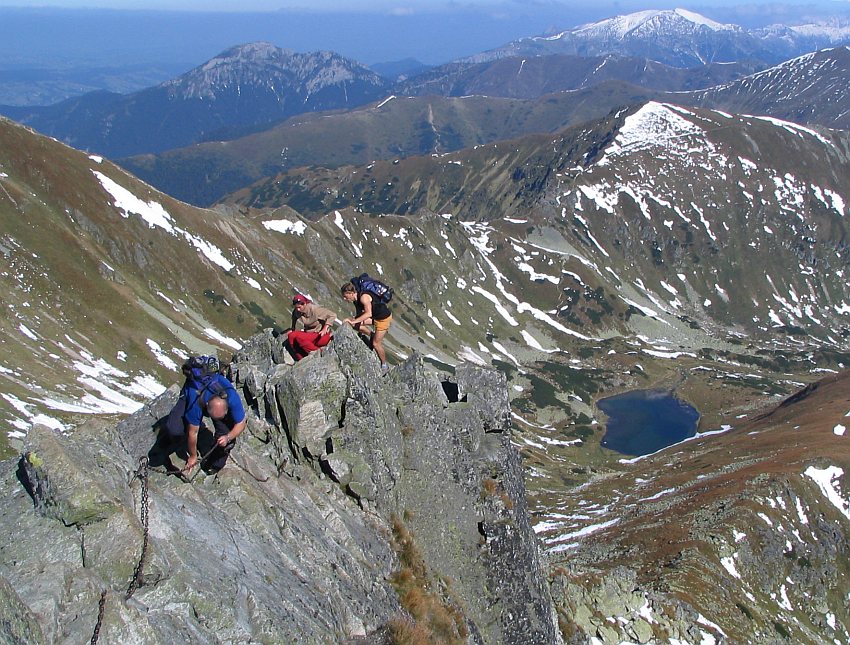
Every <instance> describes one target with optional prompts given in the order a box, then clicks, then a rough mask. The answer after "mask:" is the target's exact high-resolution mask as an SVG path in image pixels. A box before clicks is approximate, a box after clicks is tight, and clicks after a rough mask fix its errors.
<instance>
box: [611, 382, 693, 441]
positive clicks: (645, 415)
mask: <svg viewBox="0 0 850 645" xmlns="http://www.w3.org/2000/svg"><path fill="white" fill-rule="evenodd" d="M597 406H598V407H599V409H600V410H602V411H603V412H604V413H605V414H606V415H607V416H608V423H607V425H606V430H605V436H603V437H602V447H603V448H609V449H610V450H614V451H616V452H619V453H622V454H624V455H633V456H639V455H648V454H650V453H653V452H656V451H658V450H661V449H662V448H666V447H667V446H671V445H673V444H674V443H678V442H680V441H683V440H684V439H687V438H688V437H693V436H694V435H695V434H696V431H697V424H698V423H699V412H697V410H696V408H694V407H693V406H690V405H688V404H687V403H684V402H683V401H680V400H679V399H677V398H676V397H675V396H673V393H672V392H670V391H667V390H632V391H631V392H624V393H623V394H618V395H616V396H610V397H608V398H606V399H601V400H599V401H598V402H597Z"/></svg>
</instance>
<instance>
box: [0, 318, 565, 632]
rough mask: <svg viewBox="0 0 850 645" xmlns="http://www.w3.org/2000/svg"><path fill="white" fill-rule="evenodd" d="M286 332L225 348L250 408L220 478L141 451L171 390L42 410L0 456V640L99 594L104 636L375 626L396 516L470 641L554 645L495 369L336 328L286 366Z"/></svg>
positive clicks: (70, 623) (37, 627)
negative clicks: (432, 359) (170, 469)
mask: <svg viewBox="0 0 850 645" xmlns="http://www.w3.org/2000/svg"><path fill="white" fill-rule="evenodd" d="M280 340H281V339H277V338H274V337H273V336H272V335H271V333H266V334H261V335H259V336H257V337H255V338H254V339H252V340H251V341H250V342H249V343H248V344H246V347H245V348H244V349H243V350H241V351H240V352H239V353H238V354H237V355H236V356H235V357H234V362H233V363H232V365H231V372H232V376H233V380H234V381H235V383H236V384H237V386H238V388H239V390H240V391H241V392H242V394H243V396H244V398H245V402H246V404H247V405H246V409H247V410H248V411H249V412H248V414H249V423H248V429H247V430H246V432H245V433H243V435H242V436H241V437H240V439H239V440H238V442H237V445H236V447H235V449H234V450H233V452H232V453H231V459H230V461H229V462H228V465H227V466H226V467H225V468H224V469H223V470H221V471H220V472H219V473H218V474H217V475H214V476H213V475H204V474H200V475H198V476H197V477H196V478H195V479H194V481H193V482H192V483H186V482H184V481H181V479H179V478H178V477H174V476H171V475H169V474H168V473H167V470H166V469H165V468H164V467H163V466H157V465H155V466H154V467H151V468H150V469H149V472H148V473H147V476H145V469H144V467H142V468H140V463H141V464H142V466H144V464H145V460H144V459H143V458H145V457H146V456H148V455H149V451H151V448H152V446H153V445H154V440H155V434H154V431H153V427H154V424H155V422H156V420H157V419H159V418H160V417H162V416H164V415H165V414H166V413H167V411H168V410H169V409H170V407H171V405H172V404H173V402H174V401H175V399H176V395H177V388H172V389H170V390H169V391H167V392H166V393H165V394H163V395H162V396H161V397H159V398H158V399H156V400H155V401H153V402H151V403H150V404H149V405H148V406H147V407H146V408H144V409H143V410H141V411H139V412H138V413H136V414H135V415H133V416H132V417H130V418H128V419H126V420H124V421H123V422H122V423H120V424H119V425H118V426H117V427H108V426H106V425H103V424H96V423H92V424H90V425H89V426H87V427H85V428H82V429H80V430H78V431H76V432H75V433H74V434H72V435H58V434H55V433H54V432H53V431H51V430H49V429H47V428H41V427H36V428H34V429H33V430H32V431H31V432H30V434H29V436H28V438H27V446H26V449H25V451H24V454H23V455H22V456H21V458H20V459H19V460H17V461H10V462H4V463H2V464H0V500H2V501H0V640H3V641H4V642H27V643H40V642H69V643H70V642H74V643H81V642H88V641H89V640H90V639H91V638H92V634H93V633H94V630H95V626H96V625H97V624H98V609H99V601H100V599H101V594H102V592H106V594H105V596H104V602H103V615H102V619H101V620H100V624H99V637H100V642H110V643H112V642H138V643H166V642H169V643H170V642H183V643H211V642H246V643H247V642H252V643H253V642H257V643H339V642H349V641H351V640H352V639H357V638H358V637H366V636H367V635H369V634H374V633H383V632H385V631H386V629H385V628H384V626H385V625H386V624H387V623H388V622H389V621H391V620H392V619H394V618H398V617H402V616H404V615H405V610H404V608H403V607H402V605H401V603H400V601H399V597H398V595H397V593H396V590H395V589H393V587H392V585H391V583H390V580H391V579H392V576H393V573H394V572H398V571H399V570H400V569H401V568H402V566H403V562H402V560H403V558H402V560H400V559H399V555H398V552H397V548H398V547H395V546H394V541H393V539H392V537H391V534H392V532H393V530H394V528H396V529H397V527H398V526H399V525H403V526H404V527H405V530H406V531H407V532H408V535H409V536H411V538H410V539H412V540H413V541H414V542H415V544H416V547H417V548H418V550H419V552H420V553H421V555H422V561H423V562H424V567H425V570H426V572H427V577H428V579H429V580H430V581H431V582H432V583H433V586H434V588H435V589H439V595H441V597H442V598H443V599H444V601H445V602H446V603H447V604H451V606H452V607H453V609H454V610H455V611H456V612H457V613H458V615H459V616H460V617H461V618H460V619H459V622H460V623H461V624H462V625H463V626H464V628H463V629H461V630H459V632H460V634H461V635H463V634H464V631H465V633H466V638H467V640H468V642H474V643H557V642H558V641H559V636H558V634H557V629H556V627H555V622H554V619H553V609H552V608H553V605H552V602H551V598H550V597H549V592H548V588H547V585H546V583H545V581H544V579H543V577H542V575H541V565H540V556H539V553H538V547H537V542H536V539H535V537H534V534H533V532H532V531H531V528H530V524H529V520H528V514H527V509H526V506H525V501H524V486H523V483H522V474H521V470H520V465H519V458H518V455H517V453H516V451H515V450H514V449H513V448H512V447H511V446H510V441H509V427H510V424H509V416H508V408H507V394H506V391H505V384H504V380H503V378H502V377H501V376H500V375H499V374H498V373H496V372H493V371H488V370H482V369H479V368H474V367H470V366H463V367H462V368H459V369H458V370H457V372H456V374H455V376H454V377H453V382H446V383H441V382H440V380H439V379H438V378H437V377H436V376H435V375H434V374H432V373H429V372H428V371H426V369H425V366H424V364H423V361H422V360H421V359H420V358H419V357H417V356H414V357H412V358H411V359H410V360H408V361H407V362H406V363H404V364H402V365H400V366H398V367H395V368H394V369H393V370H391V372H390V374H389V375H388V376H386V377H381V375H380V370H379V368H378V364H377V361H376V359H375V356H374V354H373V353H372V352H371V351H370V350H368V349H367V348H366V347H365V346H364V345H363V343H362V342H361V341H360V340H359V338H358V337H357V335H356V334H355V333H354V332H353V331H351V330H350V329H349V328H344V329H342V330H340V331H339V332H338V333H337V335H336V338H335V340H334V342H333V343H332V344H331V345H330V346H329V347H328V348H326V349H325V350H323V351H322V352H319V353H316V354H312V355H310V356H309V357H307V358H306V359H304V360H303V361H300V362H299V363H297V364H295V365H286V364H285V361H284V360H283V359H284V355H285V352H284V351H283V349H282V346H281V344H280ZM447 393H448V396H447ZM179 454H180V453H179V451H178V453H177V455H176V456H175V455H173V454H172V455H171V456H170V460H171V461H173V463H174V464H175V465H177V466H182V463H183V462H182V460H181V459H180V458H179ZM150 455H151V464H159V463H161V461H162V459H161V458H159V460H158V461H155V460H154V459H155V458H158V457H159V455H158V453H157V452H156V451H154V452H150ZM140 459H141V460H142V461H141V462H140ZM145 515H146V518H145ZM145 520H146V521H147V529H145ZM145 543H146V544H147V546H146V550H145V558H144V561H143V563H142V565H141V573H140V575H137V574H136V572H138V571H139V561H140V557H141V555H142V550H143V544H145ZM131 581H132V582H133V584H132V585H131ZM128 590H130V591H132V597H131V598H129V599H128V598H126V596H127V593H128ZM377 638H378V637H377V636H376V637H375V638H374V639H372V640H375V639H377ZM367 640H369V639H368V638H367ZM361 641H362V639H361ZM362 642H366V641H362Z"/></svg>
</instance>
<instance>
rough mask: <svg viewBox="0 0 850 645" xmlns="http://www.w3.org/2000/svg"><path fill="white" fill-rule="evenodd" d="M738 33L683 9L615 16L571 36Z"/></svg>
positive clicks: (619, 36) (591, 24) (731, 26)
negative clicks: (704, 31)
mask: <svg viewBox="0 0 850 645" xmlns="http://www.w3.org/2000/svg"><path fill="white" fill-rule="evenodd" d="M700 29H704V30H708V31H740V27H737V26H735V25H724V24H721V23H719V22H715V21H714V20H711V19H709V18H706V17H705V16H703V15H700V14H698V13H695V12H693V11H688V10H686V9H665V10H647V11H638V12H636V13H630V14H627V15H625V16H615V17H614V18H608V19H607V20H602V21H600V22H595V23H589V24H586V25H582V26H581V27H578V28H577V29H575V30H574V31H573V32H571V33H573V34H576V35H579V34H580V35H582V36H584V37H588V36H601V37H606V38H621V39H622V38H626V37H628V36H630V35H633V34H642V35H646V34H649V33H652V32H657V33H669V32H670V31H671V30H676V31H681V32H692V31H696V30H700Z"/></svg>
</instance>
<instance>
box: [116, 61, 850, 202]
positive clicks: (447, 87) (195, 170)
mask: <svg viewBox="0 0 850 645" xmlns="http://www.w3.org/2000/svg"><path fill="white" fill-rule="evenodd" d="M741 70H742V67H741V66H737V65H711V66H706V67H704V68H701V71H702V72H703V73H702V74H697V75H696V77H697V78H699V79H701V80H704V81H709V80H712V79H714V78H720V77H722V76H723V73H724V72H727V73H728V74H729V75H731V76H733V77H736V76H737V75H738V73H740V71H741ZM559 72H560V73H559ZM627 79H635V80H639V81H641V82H642V83H643V84H644V85H645V86H648V87H638V86H636V85H633V84H631V83H629V82H627ZM693 79H694V76H692V75H691V74H690V73H688V72H687V71H686V70H679V69H677V68H671V67H665V66H662V65H659V64H651V63H648V62H647V61H638V60H636V59H622V58H617V57H605V58H596V59H583V58H576V57H569V56H558V55H553V56H546V57H540V58H534V59H528V60H525V59H522V58H514V59H500V60H498V61H493V62H488V63H479V64H459V65H456V66H449V68H446V69H442V70H441V69H435V70H432V71H430V72H428V73H427V74H425V75H424V76H423V77H422V79H421V82H420V81H410V82H408V83H406V85H405V87H406V89H409V90H411V93H413V92H414V91H415V92H421V94H422V96H421V97H409V96H408V97H405V98H398V97H396V98H392V99H387V100H384V101H381V102H380V103H378V104H374V105H372V106H369V107H364V108H360V109H356V110H351V111H348V112H338V113H334V114H326V115H311V116H306V115H305V116H299V117H296V118H293V119H291V120H289V121H286V122H284V123H282V124H281V125H279V126H276V127H274V128H271V129H269V130H266V131H264V132H260V133H256V134H253V135H250V136H248V137H243V138H240V139H236V140H233V141H228V142H223V143H206V144H200V145H194V146H190V147H187V148H183V149H178V150H172V151H168V152H165V153H162V154H160V155H144V156H138V157H133V158H128V159H123V160H121V163H122V164H123V165H124V166H125V167H126V168H128V169H129V170H130V171H131V172H133V173H134V174H136V175H137V176H139V177H141V178H143V179H145V180H146V181H148V182H150V183H151V184H153V185H155V186H157V187H159V188H160V189H161V190H164V191H165V192H167V193H169V194H171V195H174V196H175V197H178V198H180V199H183V200H185V201H188V202H190V203H194V204H199V205H210V204H212V203H214V202H216V201H217V200H219V199H221V198H223V197H224V196H225V195H226V194H227V193H229V192H233V191H235V190H238V189H239V188H242V187H243V186H246V185H248V184H250V183H253V182H255V181H257V180H259V179H261V178H262V177H264V176H271V175H274V174H276V173H278V172H282V171H285V170H287V169H290V168H296V167H298V166H312V165H324V166H330V167H337V166H342V165H347V164H355V165H356V164H363V163H367V162H369V161H372V160H378V159H398V158H401V157H405V156H411V155H424V154H442V153H446V152H451V151H454V150H459V149H461V148H465V147H470V146H474V145H481V144H484V143H492V142H495V141H500V140H504V139H511V138H514V137H518V136H522V135H526V134H531V133H535V132H538V133H540V132H555V131H557V130H559V129H561V128H564V127H567V126H570V125H575V124H578V123H582V122H586V121H590V120H594V119H600V118H602V117H604V116H605V115H607V114H608V113H609V112H611V111H612V110H618V109H621V108H623V107H625V106H630V105H635V104H640V103H642V102H645V101H647V100H650V99H656V100H667V101H672V102H677V103H679V104H687V105H699V106H705V107H714V108H717V109H721V110H726V111H729V112H744V113H749V114H762V115H769V116H774V117H776V118H780V119H786V120H789V121H795V122H799V123H802V124H817V125H822V126H825V127H831V128H848V127H850V116H848V111H847V110H846V108H845V106H846V105H847V104H848V102H850V89H848V88H850V51H848V49H847V48H845V47H840V48H836V49H831V50H825V51H822V52H817V53H814V54H809V55H805V56H802V57H800V58H799V59H795V60H793V61H788V62H787V63H782V64H781V65H779V66H776V67H774V68H770V69H767V70H763V71H762V72H759V73H757V74H755V75H749V76H742V77H740V78H738V79H737V80H732V81H729V82H724V83H721V84H720V85H717V86H716V87H715V88H712V89H708V90H696V91H690V92H689V91H682V90H685V89H686V86H687V85H689V84H691V82H692V81H693ZM500 82H501V84H500ZM676 83H680V84H681V85H680V86H679V87H676V85H675V84H676ZM653 86H659V87H660V88H665V89H667V90H671V91H668V92H662V91H661V90H660V89H649V88H651V87H653ZM432 87H433V88H434V90H435V91H434V92H432V93H430V95H429V91H428V90H429V88H432ZM553 87H561V88H562V89H564V90H566V89H568V88H569V90H570V91H560V92H555V93H552V94H545V95H542V96H539V95H538V96H537V97H536V98H527V99H504V98H497V96H500V95H508V96H509V95H529V96H535V94H536V92H539V91H543V90H544V89H548V88H553ZM801 88H805V89H801ZM470 89H476V90H480V91H481V94H474V93H471V92H467V91H464V90H470ZM439 90H442V92H438V91H439ZM485 90H486V92H485ZM672 90H678V91H672ZM443 92H445V93H448V94H461V95H463V96H459V97H457V98H442V97H440V96H437V95H436V94H438V93H443ZM484 93H486V94H489V96H484V95H483V94H484ZM470 94H471V95H470Z"/></svg>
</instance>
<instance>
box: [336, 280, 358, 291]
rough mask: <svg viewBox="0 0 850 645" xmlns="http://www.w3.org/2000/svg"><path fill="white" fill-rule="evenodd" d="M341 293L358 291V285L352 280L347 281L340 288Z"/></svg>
mask: <svg viewBox="0 0 850 645" xmlns="http://www.w3.org/2000/svg"><path fill="white" fill-rule="evenodd" d="M339 291H340V293H357V287H355V286H354V285H353V284H351V283H350V282H346V283H345V284H344V285H342V286H341V287H340V288H339Z"/></svg>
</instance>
